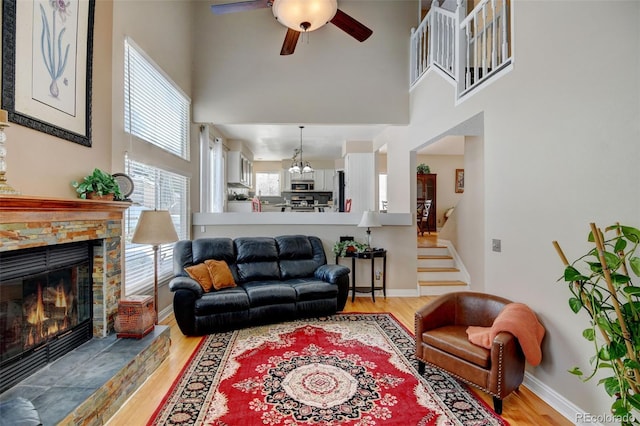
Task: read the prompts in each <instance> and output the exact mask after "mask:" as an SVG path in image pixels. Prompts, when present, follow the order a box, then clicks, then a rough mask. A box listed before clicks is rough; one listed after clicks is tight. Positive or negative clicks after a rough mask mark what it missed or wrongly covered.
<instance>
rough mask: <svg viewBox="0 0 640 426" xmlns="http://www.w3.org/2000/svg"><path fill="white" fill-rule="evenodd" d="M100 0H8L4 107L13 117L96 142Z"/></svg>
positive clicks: (72, 138)
mask: <svg viewBox="0 0 640 426" xmlns="http://www.w3.org/2000/svg"><path fill="white" fill-rule="evenodd" d="M94 11H95V0H33V1H22V0H4V1H3V9H2V27H3V31H2V46H3V51H2V109H5V110H7V112H8V116H9V121H10V122H14V123H17V124H20V125H22V126H26V127H30V128H32V129H35V130H38V131H41V132H44V133H48V134H50V135H53V136H57V137H59V138H62V139H66V140H69V141H72V142H75V143H78V144H81V145H85V146H91V71H92V56H93V19H94Z"/></svg>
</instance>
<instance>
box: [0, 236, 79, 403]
mask: <svg viewBox="0 0 640 426" xmlns="http://www.w3.org/2000/svg"><path fill="white" fill-rule="evenodd" d="M90 250H91V245H90V244H89V243H88V242H83V243H72V244H60V245H53V246H47V247H41V248H37V249H25V250H16V251H13V252H2V253H0V392H3V391H4V390H6V389H8V388H9V387H10V386H13V384H15V383H16V382H18V381H20V380H22V379H23V378H24V377H26V376H28V375H29V374H32V373H33V372H34V371H36V370H37V369H39V368H41V367H43V366H44V365H46V364H47V363H48V362H51V361H53V360H55V359H57V358H59V357H60V356H62V355H64V354H65V353H66V352H68V351H70V350H72V349H74V348H76V347H77V346H79V345H80V344H82V343H84V342H86V341H87V340H89V339H91V337H92V323H91V317H92V312H91V310H92V294H91V271H92V265H91V259H92V256H90Z"/></svg>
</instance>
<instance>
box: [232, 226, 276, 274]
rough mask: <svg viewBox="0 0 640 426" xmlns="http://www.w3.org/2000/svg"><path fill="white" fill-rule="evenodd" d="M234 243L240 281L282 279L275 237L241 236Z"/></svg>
mask: <svg viewBox="0 0 640 426" xmlns="http://www.w3.org/2000/svg"><path fill="white" fill-rule="evenodd" d="M234 244H235V247H236V252H237V258H236V268H237V270H238V282H241V283H242V282H248V281H265V280H279V279H280V268H279V267H278V249H277V247H276V242H275V240H274V239H273V238H269V237H241V238H236V239H235V240H234Z"/></svg>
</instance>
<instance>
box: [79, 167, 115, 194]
mask: <svg viewBox="0 0 640 426" xmlns="http://www.w3.org/2000/svg"><path fill="white" fill-rule="evenodd" d="M71 186H73V187H74V188H75V189H76V192H77V193H78V194H80V195H79V197H80V198H85V199H86V198H87V195H88V194H90V193H92V192H93V193H95V194H96V195H98V196H102V195H108V194H113V198H114V199H115V200H121V199H122V198H123V197H122V193H121V192H120V185H118V181H116V179H115V178H114V177H113V176H112V175H110V174H109V173H106V172H103V171H102V170H100V169H98V168H96V169H93V173H91V174H90V175H88V176H85V178H84V179H83V180H82V182H77V181H73V182H71Z"/></svg>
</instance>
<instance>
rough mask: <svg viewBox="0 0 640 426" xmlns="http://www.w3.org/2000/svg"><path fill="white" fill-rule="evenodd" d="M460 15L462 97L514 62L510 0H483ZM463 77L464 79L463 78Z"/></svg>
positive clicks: (459, 73)
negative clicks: (511, 44) (512, 56)
mask: <svg viewBox="0 0 640 426" xmlns="http://www.w3.org/2000/svg"><path fill="white" fill-rule="evenodd" d="M461 9H462V7H461V5H460V1H459V4H458V17H459V18H460V32H459V35H460V36H459V39H460V56H461V58H460V62H461V63H463V64H464V66H461V67H460V68H459V71H458V78H457V79H456V80H457V82H458V97H461V96H464V95H465V94H466V93H468V92H469V91H471V90H473V89H474V88H475V87H477V86H478V85H480V84H481V83H482V82H484V81H486V80H487V79H488V78H489V77H491V76H492V75H494V74H495V73H497V72H498V71H499V70H501V69H503V68H504V67H505V66H507V65H508V64H509V63H511V51H510V43H509V42H510V34H511V32H510V31H509V25H510V19H509V7H508V3H507V0H483V1H482V2H480V3H479V4H478V5H477V6H476V7H475V8H473V10H472V11H471V12H470V13H469V14H468V15H467V16H466V17H464V18H463V17H461V16H460V15H461ZM460 77H462V78H460Z"/></svg>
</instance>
